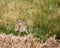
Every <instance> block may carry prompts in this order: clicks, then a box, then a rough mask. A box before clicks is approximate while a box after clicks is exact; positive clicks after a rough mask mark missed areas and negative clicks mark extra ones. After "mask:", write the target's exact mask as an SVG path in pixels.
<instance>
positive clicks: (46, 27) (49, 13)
mask: <svg viewBox="0 0 60 48" xmlns="http://www.w3.org/2000/svg"><path fill="white" fill-rule="evenodd" d="M59 6H60V5H59V0H58V1H57V0H0V32H4V33H6V34H10V33H12V34H15V35H16V32H15V31H14V28H15V24H16V23H17V20H24V21H25V22H26V23H27V26H28V31H29V32H32V34H33V35H34V36H36V37H38V38H44V39H46V35H47V34H49V35H48V37H49V36H53V35H54V34H56V35H57V38H60V37H59V35H60V29H59V28H60V19H59V18H60V7H59Z"/></svg>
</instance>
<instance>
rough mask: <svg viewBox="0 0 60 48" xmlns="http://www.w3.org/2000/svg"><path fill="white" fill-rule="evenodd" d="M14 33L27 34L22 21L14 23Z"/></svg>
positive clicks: (25, 25) (25, 26)
mask: <svg viewBox="0 0 60 48" xmlns="http://www.w3.org/2000/svg"><path fill="white" fill-rule="evenodd" d="M15 31H16V32H17V33H18V34H20V33H22V32H26V34H28V31H27V24H26V23H25V22H24V21H19V22H17V23H16V25H15Z"/></svg>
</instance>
